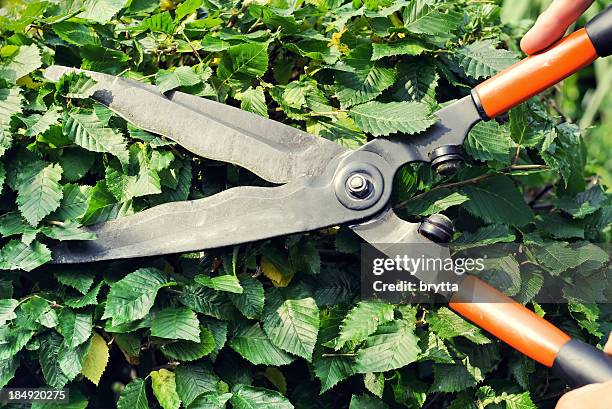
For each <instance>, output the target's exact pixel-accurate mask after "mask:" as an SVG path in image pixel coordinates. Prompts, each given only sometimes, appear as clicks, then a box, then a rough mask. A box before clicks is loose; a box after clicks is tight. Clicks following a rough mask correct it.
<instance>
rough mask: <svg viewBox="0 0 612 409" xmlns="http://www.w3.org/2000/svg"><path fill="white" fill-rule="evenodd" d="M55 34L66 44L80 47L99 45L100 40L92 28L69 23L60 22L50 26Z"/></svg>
mask: <svg viewBox="0 0 612 409" xmlns="http://www.w3.org/2000/svg"><path fill="white" fill-rule="evenodd" d="M51 28H52V29H53V31H54V32H55V34H57V35H58V37H59V38H61V39H62V40H64V41H66V42H67V43H70V44H73V45H76V46H80V45H83V44H94V45H95V44H100V38H99V37H98V34H97V33H96V31H95V30H94V29H93V27H89V26H86V25H84V24H79V23H75V22H71V21H61V22H59V23H55V24H53V25H52V26H51Z"/></svg>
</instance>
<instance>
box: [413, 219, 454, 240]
mask: <svg viewBox="0 0 612 409" xmlns="http://www.w3.org/2000/svg"><path fill="white" fill-rule="evenodd" d="M453 230H454V229H453V222H452V221H451V220H450V219H449V218H448V217H446V216H444V215H443V214H432V215H431V216H429V217H428V218H426V219H425V220H424V221H423V222H422V223H421V225H420V226H419V233H420V234H422V235H423V236H425V237H427V238H428V239H429V240H431V241H433V242H435V243H448V242H449V241H451V238H452V237H453Z"/></svg>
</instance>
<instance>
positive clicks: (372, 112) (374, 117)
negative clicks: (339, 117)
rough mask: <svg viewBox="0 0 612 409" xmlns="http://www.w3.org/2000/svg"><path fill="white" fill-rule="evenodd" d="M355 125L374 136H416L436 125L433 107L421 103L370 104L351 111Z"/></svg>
mask: <svg viewBox="0 0 612 409" xmlns="http://www.w3.org/2000/svg"><path fill="white" fill-rule="evenodd" d="M349 115H350V116H351V118H353V119H354V120H355V124H357V126H358V127H359V128H361V129H363V130H364V131H365V132H368V133H371V134H372V135H374V136H385V135H389V134H391V133H396V132H401V133H405V134H409V135H411V134H414V133H417V132H421V131H424V130H426V129H427V128H429V127H430V126H431V125H433V124H434V123H436V121H437V120H436V118H435V117H434V116H433V115H432V113H431V107H430V106H429V105H427V104H424V103H420V102H389V103H383V102H376V101H373V102H368V103H367V104H363V105H358V106H355V107H353V108H351V109H350V111H349Z"/></svg>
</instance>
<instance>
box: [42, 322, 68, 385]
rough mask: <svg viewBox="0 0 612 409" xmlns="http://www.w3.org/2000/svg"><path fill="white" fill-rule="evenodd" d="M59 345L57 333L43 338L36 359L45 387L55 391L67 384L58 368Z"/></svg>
mask: <svg viewBox="0 0 612 409" xmlns="http://www.w3.org/2000/svg"><path fill="white" fill-rule="evenodd" d="M61 345H62V338H61V337H60V336H59V335H57V333H53V332H51V333H49V334H48V335H47V336H46V337H45V338H44V342H42V343H41V346H40V350H39V351H38V359H39V361H40V367H41V369H42V373H43V375H44V377H45V381H47V385H49V386H50V387H52V388H56V389H61V388H63V387H64V386H65V385H66V384H67V383H68V382H69V379H68V377H67V376H66V375H65V374H64V372H63V371H62V369H61V368H60V361H59V359H58V357H59V352H60V348H61Z"/></svg>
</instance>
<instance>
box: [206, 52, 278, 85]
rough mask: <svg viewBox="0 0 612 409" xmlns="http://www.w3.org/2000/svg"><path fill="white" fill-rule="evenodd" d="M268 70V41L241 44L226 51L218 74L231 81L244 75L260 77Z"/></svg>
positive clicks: (222, 78)
mask: <svg viewBox="0 0 612 409" xmlns="http://www.w3.org/2000/svg"><path fill="white" fill-rule="evenodd" d="M267 70H268V44H267V43H249V44H239V45H235V46H232V47H230V48H229V49H228V50H227V51H225V53H224V55H223V58H222V59H221V63H220V64H219V67H217V76H218V77H219V79H220V80H222V81H229V80H230V79H240V78H243V77H247V78H249V77H260V76H262V75H264V74H265V72H266V71H267Z"/></svg>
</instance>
